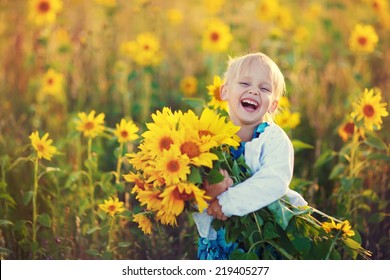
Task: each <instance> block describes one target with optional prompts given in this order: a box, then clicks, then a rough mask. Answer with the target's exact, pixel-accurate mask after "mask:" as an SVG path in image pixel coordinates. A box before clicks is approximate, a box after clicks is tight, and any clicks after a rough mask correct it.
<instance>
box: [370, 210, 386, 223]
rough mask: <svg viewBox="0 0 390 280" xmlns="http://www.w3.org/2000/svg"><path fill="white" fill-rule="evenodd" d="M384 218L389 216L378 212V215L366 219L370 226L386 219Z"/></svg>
mask: <svg viewBox="0 0 390 280" xmlns="http://www.w3.org/2000/svg"><path fill="white" fill-rule="evenodd" d="M386 216H390V215H389V214H386V213H383V212H378V213H375V214H373V215H371V216H370V217H369V218H368V222H369V223H370V224H378V223H380V222H382V221H383V220H384V219H385V218H386Z"/></svg>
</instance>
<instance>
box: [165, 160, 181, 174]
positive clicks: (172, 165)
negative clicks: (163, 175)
mask: <svg viewBox="0 0 390 280" xmlns="http://www.w3.org/2000/svg"><path fill="white" fill-rule="evenodd" d="M167 169H168V171H169V172H172V173H175V172H177V171H179V169H180V164H179V163H178V162H177V160H171V161H169V162H168V164H167Z"/></svg>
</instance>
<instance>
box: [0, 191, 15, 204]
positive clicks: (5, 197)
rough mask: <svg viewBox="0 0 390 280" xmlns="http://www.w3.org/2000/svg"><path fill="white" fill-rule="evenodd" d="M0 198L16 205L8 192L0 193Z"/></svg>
mask: <svg viewBox="0 0 390 280" xmlns="http://www.w3.org/2000/svg"><path fill="white" fill-rule="evenodd" d="M0 199H4V200H6V201H7V202H9V203H11V204H12V205H16V202H15V200H14V199H13V198H12V196H10V195H9V194H8V193H0Z"/></svg>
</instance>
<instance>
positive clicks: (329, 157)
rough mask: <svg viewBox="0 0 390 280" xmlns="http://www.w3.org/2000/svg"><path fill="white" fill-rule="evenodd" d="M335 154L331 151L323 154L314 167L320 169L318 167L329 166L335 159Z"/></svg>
mask: <svg viewBox="0 0 390 280" xmlns="http://www.w3.org/2000/svg"><path fill="white" fill-rule="evenodd" d="M334 155H335V154H334V152H333V151H331V150H327V151H325V152H323V153H322V154H321V155H320V156H319V158H318V159H317V160H316V162H315V163H314V167H316V168H318V167H321V166H323V165H325V164H327V163H328V162H330V161H331V160H332V159H333V158H334Z"/></svg>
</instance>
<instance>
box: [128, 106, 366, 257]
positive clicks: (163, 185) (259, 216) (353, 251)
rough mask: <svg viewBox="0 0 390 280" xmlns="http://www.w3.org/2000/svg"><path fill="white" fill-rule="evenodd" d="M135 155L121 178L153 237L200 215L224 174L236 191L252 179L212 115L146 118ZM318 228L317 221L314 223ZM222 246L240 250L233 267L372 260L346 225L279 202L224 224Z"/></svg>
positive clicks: (223, 123) (225, 128) (228, 133)
mask: <svg viewBox="0 0 390 280" xmlns="http://www.w3.org/2000/svg"><path fill="white" fill-rule="evenodd" d="M152 118H153V122H152V123H147V124H146V125H147V131H146V132H144V133H143V134H142V137H143V140H142V142H141V144H140V145H139V147H138V148H139V151H138V152H136V153H133V154H128V159H129V162H130V163H131V164H132V166H133V167H134V169H135V170H134V172H130V173H129V174H127V175H125V176H124V177H125V179H126V181H128V182H132V183H134V187H133V189H132V193H133V194H134V195H135V197H136V199H137V200H138V201H139V203H140V206H141V207H144V211H142V212H139V213H137V214H135V215H134V218H133V220H134V221H135V222H137V223H138V224H139V227H140V228H141V229H142V230H143V231H144V233H147V234H150V233H151V232H152V224H153V222H157V223H161V224H164V225H171V226H177V225H178V224H177V218H178V217H179V216H180V215H183V213H185V210H189V211H199V212H202V211H203V210H204V209H206V208H207V207H208V204H207V199H209V197H207V195H206V194H205V191H204V190H203V189H202V184H203V182H204V180H208V182H209V183H210V184H213V183H217V182H219V181H221V180H222V179H223V178H224V177H223V176H222V175H221V174H220V172H219V170H220V169H221V168H222V169H225V170H227V171H228V172H229V175H230V176H231V178H232V179H233V181H234V183H238V182H242V181H244V180H245V179H247V178H248V177H249V176H250V174H251V173H250V170H249V168H248V166H247V165H246V164H245V160H244V157H243V156H240V157H239V158H238V159H235V158H234V157H232V156H231V153H230V148H231V147H232V148H236V147H238V146H239V141H240V139H239V138H238V136H237V135H236V133H237V131H238V130H239V127H237V126H235V125H234V124H233V123H232V122H230V121H228V120H227V119H226V117H225V116H221V115H218V114H217V113H215V111H213V110H211V109H208V108H206V109H204V110H203V111H202V113H201V114H200V117H198V116H197V115H196V114H195V113H194V112H193V111H191V110H189V111H188V112H185V113H183V112H181V111H175V112H172V111H171V110H170V109H169V108H163V110H162V111H161V112H160V111H157V112H156V113H155V114H153V115H152ZM320 220H323V221H320ZM213 227H214V228H215V229H218V228H219V227H224V228H225V230H226V240H227V241H228V242H229V241H231V242H239V243H240V246H239V247H240V249H237V250H235V251H234V252H233V253H232V254H231V258H232V259H259V256H261V258H262V259H356V258H369V257H370V255H371V253H370V252H369V251H367V250H365V249H364V248H363V247H362V246H361V239H360V236H359V234H358V232H355V231H353V230H352V228H351V226H350V224H349V222H348V221H340V220H337V219H335V218H334V217H331V216H329V215H327V214H325V213H323V212H320V211H318V210H317V209H315V208H313V207H310V206H305V207H295V206H293V205H292V204H290V203H289V201H288V200H287V199H284V198H281V199H279V200H277V201H275V202H273V203H272V204H270V205H268V206H267V207H264V208H262V209H260V210H258V211H256V212H253V213H250V214H248V215H245V216H243V217H237V216H233V217H230V218H229V219H228V220H227V221H224V222H222V221H219V220H215V221H214V222H213Z"/></svg>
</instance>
